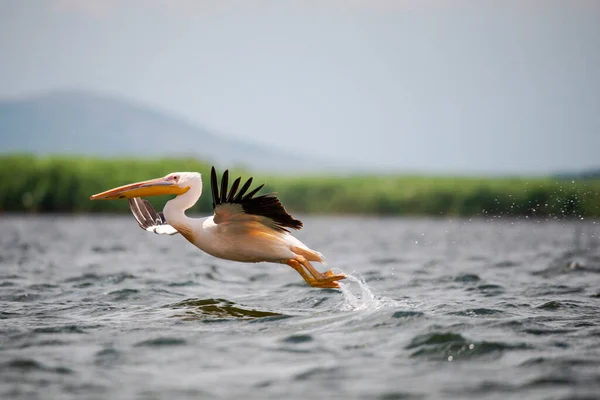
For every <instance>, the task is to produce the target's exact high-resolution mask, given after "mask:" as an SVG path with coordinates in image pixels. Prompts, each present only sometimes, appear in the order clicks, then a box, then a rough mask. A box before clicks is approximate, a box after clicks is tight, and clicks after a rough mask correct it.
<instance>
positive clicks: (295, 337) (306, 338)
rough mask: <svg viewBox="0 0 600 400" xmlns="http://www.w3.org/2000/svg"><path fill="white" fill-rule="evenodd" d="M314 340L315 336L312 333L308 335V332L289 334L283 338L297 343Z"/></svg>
mask: <svg viewBox="0 0 600 400" xmlns="http://www.w3.org/2000/svg"><path fill="white" fill-rule="evenodd" d="M313 340H314V338H313V337H312V336H311V335H307V334H295V335H291V336H288V337H286V338H284V339H283V340H282V342H284V343H292V344H297V343H307V342H312V341H313Z"/></svg>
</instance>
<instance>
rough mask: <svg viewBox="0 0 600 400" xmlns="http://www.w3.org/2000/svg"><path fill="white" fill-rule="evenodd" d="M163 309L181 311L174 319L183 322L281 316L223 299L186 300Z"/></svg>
mask: <svg viewBox="0 0 600 400" xmlns="http://www.w3.org/2000/svg"><path fill="white" fill-rule="evenodd" d="M163 307H164V308H170V309H174V310H183V312H184V313H183V314H178V315H175V317H180V318H182V319H183V320H184V321H198V320H204V321H211V320H231V319H235V320H237V319H255V318H264V317H278V316H282V314H279V313H275V312H270V311H261V310H256V309H247V308H244V307H242V306H238V305H236V304H235V303H234V302H232V301H229V300H225V299H186V300H183V301H180V302H177V303H174V304H168V305H166V306H163Z"/></svg>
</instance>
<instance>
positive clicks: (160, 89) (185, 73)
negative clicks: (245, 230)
mask: <svg viewBox="0 0 600 400" xmlns="http://www.w3.org/2000/svg"><path fill="white" fill-rule="evenodd" d="M0 60H1V61H0V97H1V98H16V97H24V96H33V95H36V94H40V93H45V92H48V91H54V90H65V89H86V90H94V91H98V92H102V93H107V94H112V95H118V96H122V97H124V98H127V99H132V100H135V101H138V102H143V103H146V104H148V105H150V106H152V107H156V108H157V109H159V110H163V111H168V112H169V113H171V114H173V115H175V116H177V117H181V118H182V119H184V120H186V121H188V122H192V123H194V124H196V125H198V126H202V127H206V128H209V129H211V130H214V131H215V132H217V133H218V134H220V135H226V136H229V137H233V138H243V139H244V140H247V141H252V142H256V143H258V144H262V145H265V146H269V147H272V148H276V149H285V150H286V151H291V152H294V153H297V154H305V155H313V156H316V157H319V158H327V157H329V158H332V159H333V158H335V159H340V160H349V161H351V162H352V163H355V164H356V165H357V166H359V165H360V166H366V167H369V168H374V169H377V170H381V171H394V172H397V171H400V172H433V173H463V174H480V173H493V174H546V173H554V172H558V171H577V170H582V169H587V168H593V167H599V166H600V157H599V156H598V152H599V150H600V2H598V1H594V0H570V1H569V0H564V1H556V0H521V1H515V0H505V1H488V0H477V1H475V0H474V1H461V0H454V1H449V0H421V1H416V0H415V1H407V0H395V1H394V0H369V1H366V0H364V1H361V0H295V1H294V0H270V1H267V0H254V1H252V0H237V1H235V0H222V1H208V0H172V1H169V0H130V1H117V0H103V1H98V0H45V1H42V0H31V1H16V0H0ZM165 140H168V138H165Z"/></svg>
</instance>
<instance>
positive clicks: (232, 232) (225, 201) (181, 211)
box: [90, 167, 345, 288]
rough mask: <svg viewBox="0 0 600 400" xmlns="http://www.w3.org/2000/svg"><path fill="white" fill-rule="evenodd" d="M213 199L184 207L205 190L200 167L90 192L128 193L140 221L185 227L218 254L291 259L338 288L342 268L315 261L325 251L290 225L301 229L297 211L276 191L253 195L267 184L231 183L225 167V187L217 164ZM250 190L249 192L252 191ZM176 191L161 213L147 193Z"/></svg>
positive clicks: (152, 227) (163, 229) (309, 275)
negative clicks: (319, 266) (197, 212)
mask: <svg viewBox="0 0 600 400" xmlns="http://www.w3.org/2000/svg"><path fill="white" fill-rule="evenodd" d="M210 178H211V187H212V204H213V209H214V215H212V216H210V217H205V218H189V217H187V216H186V215H185V211H186V210H187V209H189V208H190V207H192V206H193V205H194V204H195V203H196V202H197V201H198V199H199V198H200V195H201V194H202V177H201V176H200V174H199V173H198V172H173V173H170V174H168V175H167V176H165V177H163V178H157V179H152V180H148V181H143V182H137V183H132V184H129V185H125V186H120V187H117V188H114V189H111V190H108V191H106V192H102V193H98V194H95V195H93V196H91V197H90V200H116V199H124V198H128V199H129V207H130V209H131V211H132V213H133V215H134V217H135V219H136V220H137V222H138V224H139V225H140V227H141V228H142V229H144V230H146V231H149V232H154V233H158V234H167V235H174V234H177V233H180V234H181V235H182V236H183V237H184V238H186V239H187V240H188V241H189V242H190V243H192V244H193V245H194V246H196V247H198V248H199V249H200V250H202V251H204V252H206V253H208V254H210V255H212V256H214V257H218V258H222V259H225V260H231V261H240V262H261V261H267V262H274V263H283V264H287V265H289V266H290V267H292V268H294V269H295V270H296V271H297V272H298V273H299V274H300V275H301V276H302V278H304V280H305V281H306V283H308V284H309V285H310V286H313V287H319V288H338V287H339V285H338V283H337V281H339V280H341V279H344V278H345V276H344V275H342V274H334V273H333V272H332V271H327V272H324V273H320V272H319V271H317V270H316V269H315V268H314V267H313V266H312V265H311V263H310V262H311V261H316V262H323V261H324V260H323V256H322V255H321V253H319V252H317V251H314V250H311V249H310V248H308V247H307V246H306V245H305V244H304V243H302V242H301V241H300V240H298V239H296V238H295V237H294V236H292V235H291V234H290V232H289V230H288V228H291V229H300V228H302V226H303V224H302V221H300V220H297V219H295V218H294V217H292V216H291V215H290V214H289V213H288V212H287V210H286V209H285V208H284V207H283V205H282V204H281V202H280V201H279V199H278V198H277V197H276V196H275V195H273V194H264V195H261V196H258V197H254V195H255V194H256V193H258V191H259V190H260V189H262V187H263V186H264V184H262V185H260V186H258V187H256V188H255V189H253V190H251V191H250V192H248V189H250V185H251V184H252V178H250V179H248V180H247V181H246V183H244V185H243V186H242V188H241V189H240V190H239V191H238V188H239V186H240V182H241V177H240V178H237V179H236V180H235V181H234V182H233V184H232V185H231V188H230V189H229V188H228V186H229V184H228V180H229V171H228V170H227V171H225V172H224V173H223V177H222V179H221V185H220V188H221V189H220V191H219V182H218V180H217V173H216V171H215V168H214V167H212V170H211V174H210ZM247 192H248V193H247ZM164 194H175V195H177V196H176V197H175V198H174V199H171V200H169V201H168V202H167V203H166V205H165V208H164V210H163V212H162V213H157V212H156V211H155V210H154V208H153V207H152V205H151V204H150V202H148V201H147V200H144V199H142V198H141V197H146V196H158V195H164Z"/></svg>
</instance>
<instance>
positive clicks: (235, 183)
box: [227, 177, 242, 203]
mask: <svg viewBox="0 0 600 400" xmlns="http://www.w3.org/2000/svg"><path fill="white" fill-rule="evenodd" d="M241 180H242V177H238V178H237V179H236V180H235V181H233V185H231V190H230V191H229V196H227V202H228V203H231V202H232V201H233V198H234V197H235V193H236V192H237V190H238V187H240V181H241Z"/></svg>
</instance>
